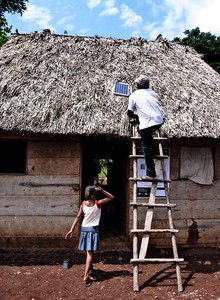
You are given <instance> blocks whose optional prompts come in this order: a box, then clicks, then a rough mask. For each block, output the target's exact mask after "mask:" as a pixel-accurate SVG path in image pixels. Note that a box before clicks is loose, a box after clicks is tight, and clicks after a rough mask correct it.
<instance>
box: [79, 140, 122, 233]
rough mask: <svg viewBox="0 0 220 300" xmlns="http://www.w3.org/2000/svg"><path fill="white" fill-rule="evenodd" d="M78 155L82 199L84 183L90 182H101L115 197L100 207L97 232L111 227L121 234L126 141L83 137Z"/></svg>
mask: <svg viewBox="0 0 220 300" xmlns="http://www.w3.org/2000/svg"><path fill="white" fill-rule="evenodd" d="M82 153H83V157H82V162H83V163H82V199H83V197H84V191H85V187H86V186H87V185H90V184H96V185H97V186H101V187H103V188H104V189H106V190H107V191H109V192H111V193H112V194H113V195H114V197H115V199H114V201H113V202H111V203H109V204H108V205H105V206H103V207H102V216H101V220H100V232H101V233H103V234H105V233H108V232H109V231H111V232H112V233H115V234H125V233H126V224H127V194H128V192H127V191H128V182H127V177H128V176H127V174H128V169H127V165H128V164H127V162H128V144H127V143H126V142H117V143H116V142H110V141H100V140H86V141H84V143H83V152H82Z"/></svg>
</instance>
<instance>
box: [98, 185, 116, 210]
mask: <svg viewBox="0 0 220 300" xmlns="http://www.w3.org/2000/svg"><path fill="white" fill-rule="evenodd" d="M96 191H97V192H101V193H102V194H103V195H105V196H106V197H105V198H104V199H101V200H98V204H99V205H100V206H101V205H103V204H106V203H108V202H110V201H112V200H113V199H114V196H113V195H112V194H111V193H109V192H107V191H105V190H104V189H103V188H101V187H97V188H96Z"/></svg>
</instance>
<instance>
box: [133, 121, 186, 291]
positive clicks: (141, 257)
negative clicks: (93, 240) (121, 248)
mask: <svg viewBox="0 0 220 300" xmlns="http://www.w3.org/2000/svg"><path fill="white" fill-rule="evenodd" d="M154 139H157V140H158V142H159V155H156V156H155V159H156V162H155V170H156V174H157V175H158V174H159V172H160V170H161V169H162V175H163V179H156V180H151V181H150V180H145V181H150V182H152V186H151V191H150V196H149V199H148V202H144V203H143V202H141V203H140V202H139V201H138V199H137V182H138V181H142V182H143V181H144V180H142V179H141V178H137V159H138V158H143V157H144V155H138V154H137V145H136V143H137V141H140V136H139V135H137V134H136V126H135V125H132V137H131V141H132V154H131V155H130V158H131V159H133V178H129V180H130V181H132V182H133V202H131V203H130V205H131V206H132V207H133V229H132V230H131V233H132V234H133V258H132V259H131V263H132V264H133V287H134V291H139V278H138V273H139V264H143V263H152V262H154V263H167V262H171V263H175V265H176V275H177V285H178V291H179V292H182V291H183V285H182V278H181V270H180V264H179V263H180V262H182V261H184V259H183V258H179V257H178V250H177V243H176V235H175V234H176V232H178V230H176V229H175V228H174V224H173V218H172V208H173V207H175V206H176V205H175V204H172V203H170V199H169V186H168V183H169V182H170V180H168V179H167V175H166V165H165V159H167V158H168V156H166V155H164V154H163V148H162V141H163V140H164V139H165V140H166V138H162V137H160V133H159V132H158V137H157V138H154ZM158 182H163V183H164V189H165V197H166V201H165V203H156V191H157V183H158ZM146 207H147V212H146V217H145V224H144V229H138V208H146ZM157 207H162V208H166V209H167V213H168V222H169V229H152V227H151V225H152V220H153V213H154V209H155V208H157ZM164 232H168V233H170V234H171V243H172V250H173V258H146V255H147V250H148V245H149V239H150V234H151V233H164ZM138 234H142V235H143V236H142V240H141V245H140V250H139V249H138V248H139V243H138Z"/></svg>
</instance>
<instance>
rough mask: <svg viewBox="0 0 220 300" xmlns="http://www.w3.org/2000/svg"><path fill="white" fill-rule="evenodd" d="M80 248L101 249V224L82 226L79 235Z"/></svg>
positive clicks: (88, 249)
mask: <svg viewBox="0 0 220 300" xmlns="http://www.w3.org/2000/svg"><path fill="white" fill-rule="evenodd" d="M79 250H82V251H96V250H99V226H92V227H81V232H80V237H79Z"/></svg>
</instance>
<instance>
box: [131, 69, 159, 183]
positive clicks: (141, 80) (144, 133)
mask: <svg viewBox="0 0 220 300" xmlns="http://www.w3.org/2000/svg"><path fill="white" fill-rule="evenodd" d="M135 83H137V90H136V91H135V92H133V93H132V94H131V95H130V97H129V103H128V116H129V117H130V118H134V119H136V120H137V121H139V123H140V125H139V133H140V136H141V143H142V149H143V153H144V157H145V161H146V166H147V169H146V176H143V177H142V179H145V180H146V179H150V180H153V179H156V172H155V166H154V158H153V156H154V154H156V153H155V152H156V151H158V148H157V150H156V147H155V144H154V140H153V133H154V132H155V131H156V130H158V129H159V128H160V127H161V126H162V124H163V119H164V117H163V111H162V109H161V106H160V102H159V96H158V95H157V94H156V93H155V92H154V91H153V90H152V89H151V88H149V83H150V80H149V78H148V77H147V76H145V75H140V76H139V77H138V78H137V79H136V80H135ZM134 111H136V112H137V115H136V114H134Z"/></svg>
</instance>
